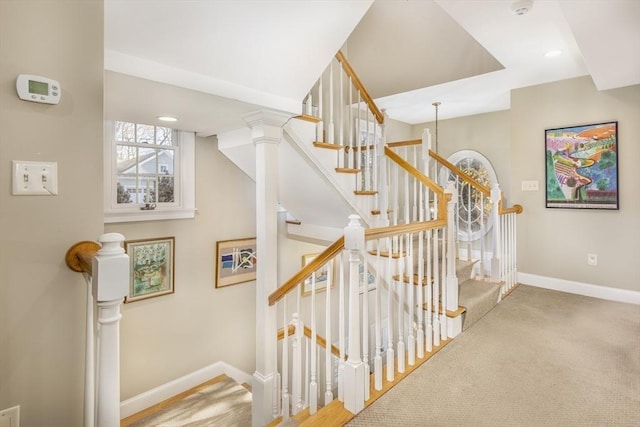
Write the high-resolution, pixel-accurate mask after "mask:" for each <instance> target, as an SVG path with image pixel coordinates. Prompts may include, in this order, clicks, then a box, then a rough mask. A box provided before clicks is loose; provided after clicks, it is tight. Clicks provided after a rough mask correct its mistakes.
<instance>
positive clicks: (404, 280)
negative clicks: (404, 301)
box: [392, 274, 433, 286]
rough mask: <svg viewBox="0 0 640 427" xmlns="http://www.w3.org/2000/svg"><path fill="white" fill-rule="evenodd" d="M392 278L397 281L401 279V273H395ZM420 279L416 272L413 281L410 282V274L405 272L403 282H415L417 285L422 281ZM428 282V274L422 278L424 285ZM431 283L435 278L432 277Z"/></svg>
mask: <svg viewBox="0 0 640 427" xmlns="http://www.w3.org/2000/svg"><path fill="white" fill-rule="evenodd" d="M392 278H393V280H395V281H396V282H397V281H400V275H399V274H396V275H394V276H393V277H392ZM419 279H420V278H419V277H418V275H417V274H414V275H413V281H412V282H410V281H409V275H407V274H403V275H402V281H403V283H407V284H408V283H413V284H414V285H415V286H418V282H419V281H420V280H419ZM427 282H428V278H427V276H424V277H423V278H422V286H427ZM431 283H433V279H431Z"/></svg>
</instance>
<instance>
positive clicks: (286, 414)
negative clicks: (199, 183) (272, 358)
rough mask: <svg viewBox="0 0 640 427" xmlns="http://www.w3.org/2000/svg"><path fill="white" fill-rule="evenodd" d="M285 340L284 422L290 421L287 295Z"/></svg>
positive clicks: (284, 306)
mask: <svg viewBox="0 0 640 427" xmlns="http://www.w3.org/2000/svg"><path fill="white" fill-rule="evenodd" d="M282 312H283V313H284V315H283V316H282V319H283V320H284V322H283V323H284V338H283V339H282V369H281V371H282V420H283V421H287V420H288V419H289V325H288V324H287V295H286V294H285V296H284V299H283V300H282Z"/></svg>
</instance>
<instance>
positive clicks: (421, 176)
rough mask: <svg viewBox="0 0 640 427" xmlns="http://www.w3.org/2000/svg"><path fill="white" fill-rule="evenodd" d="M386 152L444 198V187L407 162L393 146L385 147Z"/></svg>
mask: <svg viewBox="0 0 640 427" xmlns="http://www.w3.org/2000/svg"><path fill="white" fill-rule="evenodd" d="M384 153H385V154H386V155H387V157H389V158H390V159H391V160H393V161H394V162H396V163H397V164H398V165H399V166H400V167H401V168H402V169H404V170H406V171H407V172H409V174H411V175H412V176H413V177H414V178H416V179H418V180H419V181H420V182H422V183H423V184H424V185H426V186H427V187H429V189H430V190H431V191H433V192H434V193H436V195H437V196H438V198H440V197H442V198H444V190H443V189H442V187H440V186H439V185H438V184H436V183H435V182H433V181H431V180H430V179H429V178H427V177H426V176H425V175H424V174H423V173H422V172H420V171H419V170H418V169H416V168H415V167H414V166H412V165H411V164H410V163H409V162H407V161H406V160H405V159H403V158H402V157H400V156H399V155H398V154H396V152H395V151H393V150H392V149H391V148H389V147H388V146H387V147H384Z"/></svg>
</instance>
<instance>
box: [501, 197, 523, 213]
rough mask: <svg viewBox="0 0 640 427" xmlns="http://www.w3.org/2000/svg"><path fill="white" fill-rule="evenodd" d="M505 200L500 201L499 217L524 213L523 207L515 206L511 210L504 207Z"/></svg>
mask: <svg viewBox="0 0 640 427" xmlns="http://www.w3.org/2000/svg"><path fill="white" fill-rule="evenodd" d="M503 200H504V198H501V199H500V203H499V204H498V215H508V214H512V213H514V214H517V215H519V214H521V213H522V212H523V211H524V208H523V207H522V205H513V206H511V207H510V208H505V207H504V206H503V202H502V201H503Z"/></svg>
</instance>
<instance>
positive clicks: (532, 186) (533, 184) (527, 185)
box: [522, 181, 538, 191]
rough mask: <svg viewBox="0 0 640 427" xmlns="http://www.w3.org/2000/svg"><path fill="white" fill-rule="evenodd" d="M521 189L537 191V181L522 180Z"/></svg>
mask: <svg viewBox="0 0 640 427" xmlns="http://www.w3.org/2000/svg"><path fill="white" fill-rule="evenodd" d="M522 191H538V181H522Z"/></svg>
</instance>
